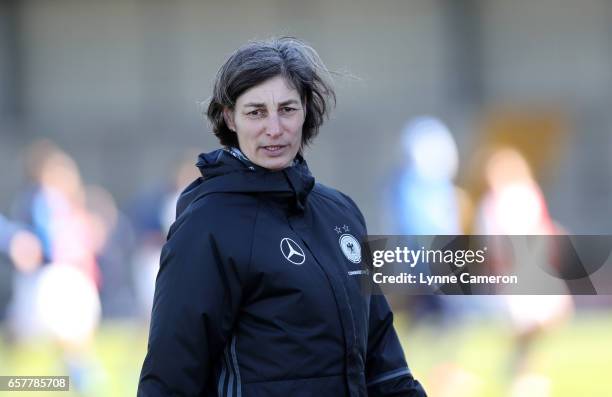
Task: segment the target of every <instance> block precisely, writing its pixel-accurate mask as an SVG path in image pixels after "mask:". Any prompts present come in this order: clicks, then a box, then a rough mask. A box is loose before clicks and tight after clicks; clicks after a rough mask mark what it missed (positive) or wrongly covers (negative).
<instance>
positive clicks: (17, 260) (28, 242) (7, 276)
mask: <svg viewBox="0 0 612 397" xmlns="http://www.w3.org/2000/svg"><path fill="white" fill-rule="evenodd" d="M0 255H2V256H4V257H5V258H7V259H8V261H9V262H10V265H11V266H14V268H15V270H16V272H17V275H16V277H19V274H25V275H28V274H31V273H33V272H34V271H35V270H36V269H37V268H38V267H39V266H40V265H41V263H42V260H43V255H42V245H41V244H40V240H39V239H38V238H37V237H36V235H34V233H32V232H31V231H29V230H28V229H27V228H26V227H25V226H24V225H21V224H18V223H16V222H12V221H10V220H9V219H7V218H6V217H5V216H4V215H2V214H0ZM0 259H1V258H0ZM3 264H4V263H0V274H1V275H2V277H0V292H2V296H0V321H2V320H3V319H4V318H5V316H6V308H7V305H8V303H9V300H10V299H11V293H12V291H13V285H12V284H13V283H16V282H18V281H17V280H15V281H13V278H14V277H13V276H14V273H15V272H14V271H13V270H12V269H11V268H8V267H3V266H2V265H3ZM7 336H8V337H9V341H10V340H11V339H13V338H12V337H13V335H11V334H7Z"/></svg>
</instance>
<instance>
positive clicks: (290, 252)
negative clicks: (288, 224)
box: [280, 237, 306, 265]
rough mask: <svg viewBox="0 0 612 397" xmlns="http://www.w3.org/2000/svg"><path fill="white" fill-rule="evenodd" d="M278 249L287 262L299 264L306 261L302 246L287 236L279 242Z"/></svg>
mask: <svg viewBox="0 0 612 397" xmlns="http://www.w3.org/2000/svg"><path fill="white" fill-rule="evenodd" d="M280 249H281V252H282V254H283V256H284V257H285V259H287V260H288V261H289V262H291V263H293V264H294V265H301V264H302V263H304V261H306V255H304V250H302V247H300V246H299V245H298V243H296V242H295V241H293V240H291V239H290V238H289V237H285V238H284V239H282V240H281V242H280Z"/></svg>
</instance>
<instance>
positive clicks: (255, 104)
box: [244, 99, 300, 108]
mask: <svg viewBox="0 0 612 397" xmlns="http://www.w3.org/2000/svg"><path fill="white" fill-rule="evenodd" d="M299 104H300V102H299V101H298V100H297V99H288V100H286V101H283V102H281V103H279V104H278V106H281V107H282V106H287V105H299ZM244 107H251V108H265V107H266V104H265V103H263V102H249V103H245V104H244Z"/></svg>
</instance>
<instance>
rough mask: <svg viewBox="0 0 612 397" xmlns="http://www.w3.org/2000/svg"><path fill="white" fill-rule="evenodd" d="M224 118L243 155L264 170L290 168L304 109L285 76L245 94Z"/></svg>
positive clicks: (300, 132)
mask: <svg viewBox="0 0 612 397" xmlns="http://www.w3.org/2000/svg"><path fill="white" fill-rule="evenodd" d="M224 117H225V122H226V124H227V125H228V127H229V128H230V129H231V130H233V131H235V132H236V135H237V136H238V145H239V146H240V150H241V151H242V153H244V155H245V156H247V157H248V159H249V160H251V161H252V162H253V163H255V164H257V165H259V166H261V167H264V168H267V169H269V170H281V169H283V168H285V167H288V166H289V165H291V162H292V161H293V159H294V158H295V155H296V154H297V152H298V150H299V149H300V145H301V142H302V125H303V124H304V118H305V114H304V107H303V104H302V101H301V100H300V95H299V93H298V92H297V90H296V89H294V88H292V87H291V85H290V84H289V83H288V82H287V80H286V79H285V78H284V77H282V76H276V77H273V78H271V79H269V80H266V81H264V82H263V83H261V84H259V85H256V86H254V87H252V88H250V89H249V90H247V91H245V92H244V93H243V94H242V95H240V96H239V97H238V100H237V101H236V106H235V107H234V110H233V111H232V110H230V109H226V110H225V111H224Z"/></svg>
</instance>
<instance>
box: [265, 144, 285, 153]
mask: <svg viewBox="0 0 612 397" xmlns="http://www.w3.org/2000/svg"><path fill="white" fill-rule="evenodd" d="M286 147H287V145H269V146H262V149H263V150H265V152H266V153H267V154H269V155H272V156H274V155H279V154H281V153H282V152H283V149H284V148H286Z"/></svg>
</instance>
